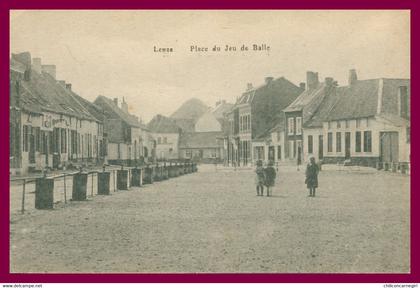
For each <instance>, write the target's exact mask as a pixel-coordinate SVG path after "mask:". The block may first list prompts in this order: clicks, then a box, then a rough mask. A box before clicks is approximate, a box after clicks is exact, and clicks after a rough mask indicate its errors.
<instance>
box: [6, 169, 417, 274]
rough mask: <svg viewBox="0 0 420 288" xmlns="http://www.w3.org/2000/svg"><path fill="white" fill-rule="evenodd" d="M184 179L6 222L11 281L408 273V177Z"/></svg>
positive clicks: (236, 175) (337, 174) (221, 175)
mask: <svg viewBox="0 0 420 288" xmlns="http://www.w3.org/2000/svg"><path fill="white" fill-rule="evenodd" d="M199 169H200V171H199V172H198V173H195V174H189V175H185V176H181V177H179V178H175V179H170V180H167V181H164V182H160V183H155V184H153V185H149V186H145V187H142V188H136V189H134V188H133V189H131V190H129V191H125V192H122V191H117V192H115V193H113V195H111V196H95V197H93V198H92V199H90V200H88V201H85V202H78V203H75V202H74V203H71V204H69V205H68V206H66V207H64V208H63V207H59V208H57V209H54V210H52V211H29V212H28V213H26V214H25V215H19V214H17V213H13V211H12V214H11V227H10V228H11V234H10V237H11V250H10V252H11V256H10V257H11V259H10V260H11V272H134V273H135V272H278V273H286V272H314V273H320V272H321V273H322V272H409V269H410V266H409V262H410V258H409V251H410V246H409V201H410V197H409V177H408V176H402V175H397V174H392V173H386V172H376V171H374V170H363V171H328V170H327V171H322V172H321V174H320V177H319V182H320V188H319V190H318V191H317V197H316V198H310V197H307V191H306V188H305V186H304V174H303V171H299V172H298V171H296V169H295V168H293V167H280V170H279V178H278V179H277V184H276V187H275V188H274V191H273V197H257V196H256V192H255V187H254V174H253V172H252V170H240V171H233V170H227V169H219V170H218V171H215V169H214V167H213V166H201V167H200V168H199Z"/></svg>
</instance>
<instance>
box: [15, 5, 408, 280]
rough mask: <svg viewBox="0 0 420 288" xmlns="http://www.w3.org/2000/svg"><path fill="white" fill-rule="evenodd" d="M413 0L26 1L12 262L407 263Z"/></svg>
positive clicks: (261, 269)
mask: <svg viewBox="0 0 420 288" xmlns="http://www.w3.org/2000/svg"><path fill="white" fill-rule="evenodd" d="M410 91H411V90H410V12H409V10H253V11H251V10H11V11H10V131H9V139H10V151H9V155H10V161H9V166H10V272H11V273H221V272H228V273H410V271H411V267H410V174H411V173H410V170H411V163H410V127H411V125H410V95H411V94H410V93H411V92H410Z"/></svg>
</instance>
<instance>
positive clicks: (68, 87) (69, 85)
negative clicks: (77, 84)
mask: <svg viewBox="0 0 420 288" xmlns="http://www.w3.org/2000/svg"><path fill="white" fill-rule="evenodd" d="M66 88H67V89H68V90H70V91H71V84H70V83H67V84H66Z"/></svg>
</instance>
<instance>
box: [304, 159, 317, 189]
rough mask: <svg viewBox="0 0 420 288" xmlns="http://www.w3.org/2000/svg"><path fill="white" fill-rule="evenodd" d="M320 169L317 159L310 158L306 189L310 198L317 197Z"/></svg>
mask: <svg viewBox="0 0 420 288" xmlns="http://www.w3.org/2000/svg"><path fill="white" fill-rule="evenodd" d="M318 173H319V167H318V165H317V164H316V163H315V157H311V158H310V163H309V164H308V166H307V167H306V180H305V183H306V187H308V189H309V197H315V189H316V188H318Z"/></svg>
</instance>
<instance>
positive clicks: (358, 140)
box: [356, 131, 362, 152]
mask: <svg viewBox="0 0 420 288" xmlns="http://www.w3.org/2000/svg"><path fill="white" fill-rule="evenodd" d="M356 152H362V132H360V131H356Z"/></svg>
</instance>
